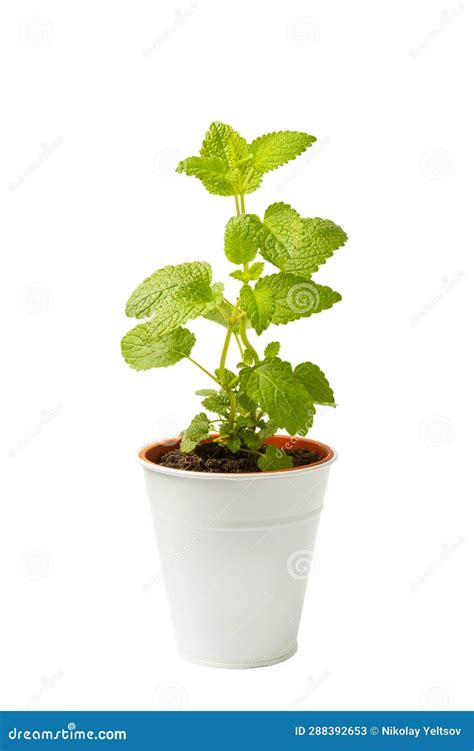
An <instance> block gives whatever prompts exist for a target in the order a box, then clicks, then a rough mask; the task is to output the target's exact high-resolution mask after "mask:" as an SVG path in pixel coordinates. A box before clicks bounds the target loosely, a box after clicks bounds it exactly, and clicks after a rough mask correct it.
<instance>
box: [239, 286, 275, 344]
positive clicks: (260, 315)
mask: <svg viewBox="0 0 474 751" xmlns="http://www.w3.org/2000/svg"><path fill="white" fill-rule="evenodd" d="M257 285H258V282H257ZM240 303H241V305H242V308H243V309H244V311H245V312H246V313H247V315H248V317H249V320H250V323H251V324H252V326H253V327H254V329H255V331H256V332H257V334H261V333H262V331H265V329H266V328H267V327H268V325H269V324H270V321H271V318H272V315H273V312H274V309H275V300H274V296H273V292H272V290H271V289H268V288H267V287H260V288H259V289H257V286H255V288H254V289H252V288H251V287H249V286H248V285H247V284H245V285H244V286H243V287H242V289H241V290H240Z"/></svg>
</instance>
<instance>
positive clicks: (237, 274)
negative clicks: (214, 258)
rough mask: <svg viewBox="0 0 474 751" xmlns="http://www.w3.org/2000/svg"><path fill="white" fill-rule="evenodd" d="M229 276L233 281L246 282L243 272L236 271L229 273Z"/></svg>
mask: <svg viewBox="0 0 474 751" xmlns="http://www.w3.org/2000/svg"><path fill="white" fill-rule="evenodd" d="M229 276H232V277H233V278H234V279H237V280H238V281H239V282H247V281H248V279H247V277H246V275H245V274H244V272H243V271H241V270H240V269H237V270H236V271H231V272H230V274H229Z"/></svg>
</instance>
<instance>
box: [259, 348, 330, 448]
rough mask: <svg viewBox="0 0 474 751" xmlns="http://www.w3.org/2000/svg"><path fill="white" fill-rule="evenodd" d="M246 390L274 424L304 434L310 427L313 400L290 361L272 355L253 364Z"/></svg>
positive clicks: (291, 432)
mask: <svg viewBox="0 0 474 751" xmlns="http://www.w3.org/2000/svg"><path fill="white" fill-rule="evenodd" d="M246 391H247V394H248V395H249V396H250V398H251V399H252V400H253V401H255V402H256V403H257V404H258V405H259V406H260V407H261V408H262V409H263V410H264V411H265V412H266V413H267V414H268V416H269V418H270V420H271V421H272V422H274V423H275V425H276V426H277V427H279V428H285V430H287V431H288V432H289V433H290V434H296V433H301V434H302V435H304V434H305V433H307V431H308V430H309V428H310V426H311V424H312V422H313V416H314V413H315V409H314V406H313V400H312V398H311V396H310V394H309V393H308V391H307V390H306V388H305V387H304V386H303V384H302V383H301V381H300V380H299V379H298V378H297V377H296V376H295V375H294V373H293V369H292V367H291V365H290V363H289V362H283V361H282V360H280V359H278V358H277V357H272V358H270V359H269V360H265V361H264V362H263V363H262V364H261V365H258V366H257V367H255V368H253V369H252V372H251V374H250V377H249V378H248V382H247V385H246Z"/></svg>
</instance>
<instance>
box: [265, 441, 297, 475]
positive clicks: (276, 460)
mask: <svg viewBox="0 0 474 751" xmlns="http://www.w3.org/2000/svg"><path fill="white" fill-rule="evenodd" d="M257 464H258V466H259V468H260V469H261V470H262V472H272V471H273V472H274V471H275V470H278V469H290V467H292V466H293V459H292V458H291V456H288V454H285V452H284V451H282V450H281V449H279V448H278V447H277V446H273V445H272V444H270V445H269V446H267V447H266V449H265V453H264V455H263V456H261V457H260V458H259V460H258V462H257Z"/></svg>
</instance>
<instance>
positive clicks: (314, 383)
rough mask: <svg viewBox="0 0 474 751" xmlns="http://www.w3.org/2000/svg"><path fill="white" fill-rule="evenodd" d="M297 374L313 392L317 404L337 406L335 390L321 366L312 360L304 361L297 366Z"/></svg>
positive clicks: (309, 390)
mask: <svg viewBox="0 0 474 751" xmlns="http://www.w3.org/2000/svg"><path fill="white" fill-rule="evenodd" d="M295 376H296V377H297V379H298V380H299V381H300V382H301V383H302V384H303V386H304V387H305V388H306V390H307V391H308V392H309V393H310V394H311V398H312V399H313V402H314V403H315V404H322V405H324V406H326V407H335V406H336V402H335V401H334V392H333V390H332V388H331V387H330V385H329V381H328V379H327V378H326V376H325V375H324V373H323V371H322V370H321V368H319V367H318V366H317V365H314V363H312V362H302V363H300V365H297V366H296V368H295Z"/></svg>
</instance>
